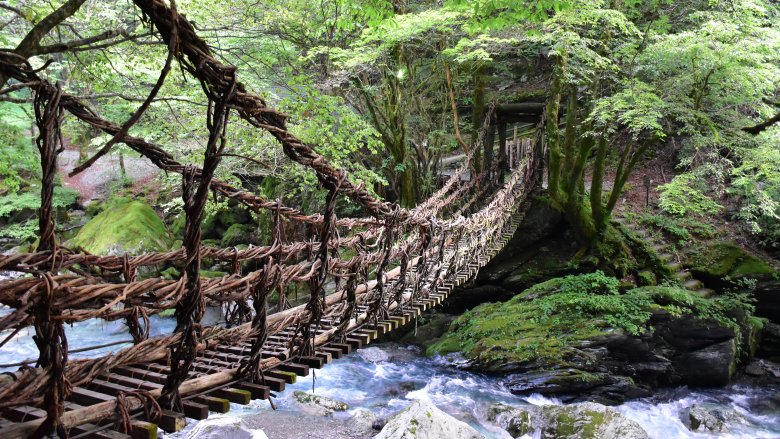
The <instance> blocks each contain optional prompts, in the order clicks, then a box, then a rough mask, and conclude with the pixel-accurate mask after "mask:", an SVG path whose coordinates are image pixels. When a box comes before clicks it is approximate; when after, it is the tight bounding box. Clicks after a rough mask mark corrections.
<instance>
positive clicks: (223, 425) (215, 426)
mask: <svg viewBox="0 0 780 439" xmlns="http://www.w3.org/2000/svg"><path fill="white" fill-rule="evenodd" d="M226 437H229V438H232V439H268V436H266V434H265V433H264V432H263V430H260V429H254V428H249V427H248V426H246V425H245V424H244V422H243V421H242V420H241V419H240V418H231V417H226V418H213V419H206V420H203V421H200V422H198V424H197V425H196V426H195V428H193V429H192V430H190V432H189V433H187V436H186V438H187V439H223V438H226Z"/></svg>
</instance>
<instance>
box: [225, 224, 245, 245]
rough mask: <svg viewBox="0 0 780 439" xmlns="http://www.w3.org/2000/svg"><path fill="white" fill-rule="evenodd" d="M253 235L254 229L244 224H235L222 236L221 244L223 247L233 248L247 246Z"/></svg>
mask: <svg viewBox="0 0 780 439" xmlns="http://www.w3.org/2000/svg"><path fill="white" fill-rule="evenodd" d="M251 234H252V228H251V227H249V226H247V225H244V224H233V225H232V226H230V228H228V229H227V231H225V234H224V235H222V241H221V244H222V246H223V247H232V246H235V245H240V244H247V243H249V240H250V235H251Z"/></svg>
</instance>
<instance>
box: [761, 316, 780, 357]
mask: <svg viewBox="0 0 780 439" xmlns="http://www.w3.org/2000/svg"><path fill="white" fill-rule="evenodd" d="M756 355H758V356H759V357H762V358H767V359H770V360H774V361H780V325H778V324H776V323H771V322H766V323H764V328H763V330H762V331H761V344H759V346H758V352H757V354H756Z"/></svg>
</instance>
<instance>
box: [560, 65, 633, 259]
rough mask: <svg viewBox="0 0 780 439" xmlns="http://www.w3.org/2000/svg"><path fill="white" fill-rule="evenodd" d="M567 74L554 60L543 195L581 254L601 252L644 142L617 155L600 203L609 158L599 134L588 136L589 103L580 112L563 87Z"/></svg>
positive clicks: (574, 97)
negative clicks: (587, 180)
mask: <svg viewBox="0 0 780 439" xmlns="http://www.w3.org/2000/svg"><path fill="white" fill-rule="evenodd" d="M566 69H567V59H566V56H565V54H564V55H561V56H559V58H558V64H557V66H556V68H555V72H554V74H553V81H552V85H551V95H550V99H549V101H548V103H547V109H546V111H547V126H546V127H545V138H546V142H547V146H548V157H547V173H548V193H549V196H550V201H551V203H552V205H553V207H555V208H556V209H558V210H559V211H561V212H562V213H563V214H564V215H565V217H566V219H567V220H568V222H569V224H570V225H571V227H572V229H573V230H574V232H575V234H576V237H577V240H578V242H579V244H580V246H581V250H582V252H585V251H587V250H592V249H596V250H597V251H599V252H601V253H604V251H603V250H605V246H604V244H605V242H606V241H607V240H608V236H607V235H608V234H609V233H608V232H609V230H608V229H609V218H610V216H611V213H612V211H613V209H614V208H615V206H616V204H617V201H618V199H619V197H620V194H621V192H622V190H623V187H624V186H625V184H626V182H627V181H628V177H629V175H630V173H631V171H632V170H633V169H634V167H635V166H636V164H637V162H638V160H639V158H640V157H641V155H642V154H643V152H644V150H645V149H646V148H647V143H645V144H642V145H641V146H635V145H633V144H629V145H627V146H626V147H625V148H623V149H622V150H620V151H619V163H618V166H617V169H616V172H615V178H614V181H613V184H612V190H611V192H610V193H609V196H608V197H606V198H607V199H606V200H605V199H604V198H605V196H604V194H603V185H604V177H605V172H604V169H605V162H606V158H607V156H608V153H609V139H607V138H606V136H605V135H603V134H599V133H593V122H592V119H591V118H589V117H588V116H589V113H590V111H591V110H592V104H591V106H590V108H589V107H587V106H586V107H585V108H586V109H585V110H583V108H582V107H581V106H580V104H579V101H578V95H577V90H576V88H575V87H573V86H569V87H567V86H566V84H564V79H563V78H565V77H566ZM591 89H592V90H597V89H598V82H597V81H595V80H594V82H593V83H592V84H591ZM564 97H565V98H566V106H565V108H566V114H565V119H564V121H565V122H564V129H563V136H561V129H560V126H559V124H560V112H561V101H562V99H563V98H564ZM594 150H595V151H594ZM594 152H595V154H594ZM589 164H590V165H591V166H592V174H591V182H590V188H589V189H590V193H587V192H586V186H585V175H586V172H585V171H586V169H587V167H588V165H589ZM607 253H609V252H607Z"/></svg>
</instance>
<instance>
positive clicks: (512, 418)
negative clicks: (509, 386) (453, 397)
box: [487, 402, 649, 439]
mask: <svg viewBox="0 0 780 439" xmlns="http://www.w3.org/2000/svg"><path fill="white" fill-rule="evenodd" d="M487 418H488V421H491V422H493V423H495V424H496V425H498V426H499V427H501V428H503V429H504V430H506V431H507V433H509V435H510V436H512V437H514V438H516V437H521V436H525V435H531V434H533V435H534V437H539V438H541V439H574V438H577V439H647V438H649V436H648V434H647V432H646V431H645V430H644V429H642V427H641V426H640V425H639V424H638V423H636V422H635V421H632V420H630V419H628V418H626V417H625V416H623V415H622V414H620V413H619V412H618V411H616V410H614V409H611V408H609V407H605V406H603V405H601V404H596V403H592V402H586V403H582V404H571V405H560V406H557V405H547V406H541V407H535V406H528V407H511V406H508V405H505V404H495V405H493V406H491V407H490V408H489V409H488V416H487Z"/></svg>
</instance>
